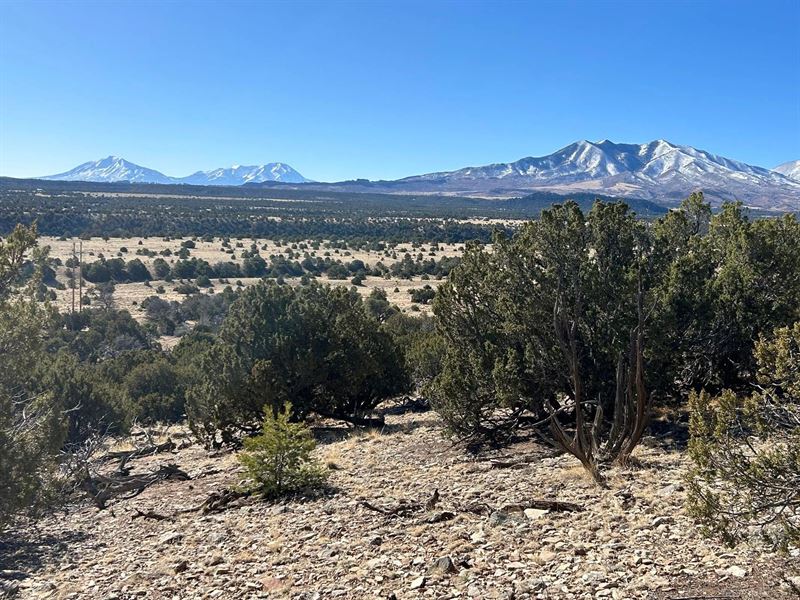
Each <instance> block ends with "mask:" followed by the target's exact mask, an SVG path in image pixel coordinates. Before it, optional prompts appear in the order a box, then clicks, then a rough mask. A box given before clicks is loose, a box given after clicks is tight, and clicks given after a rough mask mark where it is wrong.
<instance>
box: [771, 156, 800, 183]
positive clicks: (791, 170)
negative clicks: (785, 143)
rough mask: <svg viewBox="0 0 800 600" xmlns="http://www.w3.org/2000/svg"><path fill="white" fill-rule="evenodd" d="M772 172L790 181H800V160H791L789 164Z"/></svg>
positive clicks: (784, 164)
mask: <svg viewBox="0 0 800 600" xmlns="http://www.w3.org/2000/svg"><path fill="white" fill-rule="evenodd" d="M772 170H773V171H775V172H776V173H780V174H781V175H783V176H784V177H788V178H789V179H794V180H795V181H800V160H790V161H789V162H787V163H783V164H782V165H778V166H777V167H775V168H774V169H772Z"/></svg>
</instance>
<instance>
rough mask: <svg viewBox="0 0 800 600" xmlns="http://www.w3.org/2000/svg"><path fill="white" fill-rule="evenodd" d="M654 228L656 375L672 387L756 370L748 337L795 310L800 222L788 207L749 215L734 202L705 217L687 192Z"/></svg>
mask: <svg viewBox="0 0 800 600" xmlns="http://www.w3.org/2000/svg"><path fill="white" fill-rule="evenodd" d="M654 235H655V237H656V241H657V249H658V255H659V260H660V263H661V264H660V267H661V269H660V271H659V273H660V276H659V281H658V282H657V284H658V288H659V289H658V294H657V295H658V305H657V309H656V310H655V312H654V319H655V322H654V325H655V327H654V329H655V331H658V332H659V335H658V336H654V337H653V339H652V344H651V348H652V352H651V357H652V358H653V359H654V372H655V373H656V374H658V380H657V381H656V382H655V383H656V384H657V386H658V388H659V389H661V390H662V391H663V393H664V394H674V395H678V396H682V395H683V394H684V393H685V392H686V390H690V389H700V388H705V389H708V390H711V391H719V390H721V389H723V388H726V387H728V388H733V389H738V388H741V387H742V386H743V385H745V384H746V382H747V381H750V380H752V379H753V378H754V375H755V369H756V364H755V358H754V354H753V347H754V343H755V341H756V340H758V339H759V337H760V336H762V335H770V334H771V333H772V331H773V330H774V329H775V328H777V327H785V326H788V325H791V324H792V323H794V322H795V321H797V320H798V319H800V276H798V274H800V252H798V251H797V248H798V247H800V222H798V220H797V218H796V217H795V216H793V215H786V216H784V217H781V218H774V219H761V220H756V221H750V220H749V219H748V218H747V216H746V215H745V213H744V210H743V208H742V207H741V205H738V204H727V205H724V206H723V207H722V209H721V211H720V212H719V213H718V214H716V215H714V216H713V217H710V211H708V210H707V208H706V207H705V206H704V205H703V204H702V196H701V195H693V196H692V198H690V199H689V200H688V201H687V202H686V203H684V205H683V207H682V208H681V210H679V211H674V212H672V213H670V214H669V215H668V216H667V217H665V218H664V219H663V220H662V221H660V222H659V223H658V224H656V226H655V227H654Z"/></svg>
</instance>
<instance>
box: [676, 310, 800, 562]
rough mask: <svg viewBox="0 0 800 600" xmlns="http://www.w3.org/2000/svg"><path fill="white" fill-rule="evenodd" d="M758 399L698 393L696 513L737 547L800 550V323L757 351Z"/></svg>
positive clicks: (693, 402) (693, 448)
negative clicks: (759, 544) (755, 544)
mask: <svg viewBox="0 0 800 600" xmlns="http://www.w3.org/2000/svg"><path fill="white" fill-rule="evenodd" d="M755 354H756V360H757V362H758V366H759V388H758V391H756V392H754V393H751V394H750V395H747V396H743V395H737V394H736V393H735V392H733V391H731V390H724V391H723V392H722V393H721V394H720V395H719V396H716V397H714V396H712V395H710V394H708V393H706V392H700V393H696V392H693V393H692V394H691V396H690V399H689V407H690V410H691V421H690V432H691V436H692V437H691V441H690V444H689V453H690V455H691V457H692V459H693V461H694V465H695V466H694V469H693V471H692V473H691V487H690V494H689V499H688V503H689V509H690V512H691V513H692V514H693V515H694V516H695V517H696V518H697V519H698V520H699V521H700V523H701V524H702V525H703V527H704V530H705V532H706V533H709V534H715V535H719V536H721V537H722V538H723V540H725V542H727V543H728V544H730V545H734V544H737V543H739V542H742V541H747V540H752V539H753V538H760V539H761V540H763V541H766V542H767V543H769V544H770V545H771V546H772V547H773V548H775V549H779V550H782V551H788V550H790V549H792V548H795V549H797V548H800V394H798V391H799V390H800V322H798V323H795V324H794V326H792V327H791V328H781V329H779V330H777V331H776V332H775V336H774V337H773V338H772V339H767V340H761V341H760V342H759V343H758V344H757V345H756V353H755Z"/></svg>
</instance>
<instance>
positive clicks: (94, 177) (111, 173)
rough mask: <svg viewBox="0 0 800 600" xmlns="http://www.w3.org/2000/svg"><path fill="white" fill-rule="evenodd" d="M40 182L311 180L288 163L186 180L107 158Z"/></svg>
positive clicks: (209, 173) (240, 168) (234, 169)
mask: <svg viewBox="0 0 800 600" xmlns="http://www.w3.org/2000/svg"><path fill="white" fill-rule="evenodd" d="M40 179H54V180H62V181H96V182H117V181H130V182H134V183H188V184H194V185H242V184H244V183H250V182H263V181H278V182H284V183H304V182H306V181H308V180H307V179H306V178H305V177H303V176H302V175H300V173H298V172H297V171H295V170H294V169H293V168H292V167H290V166H289V165H287V164H286V163H268V164H265V165H255V166H242V165H233V166H231V167H229V168H227V169H226V168H220V169H213V170H211V171H197V172H196V173H193V174H191V175H188V176H186V177H170V176H168V175H164V174H163V173H161V172H159V171H155V170H153V169H148V168H146V167H141V166H139V165H136V164H134V163H132V162H129V161H127V160H125V159H124V158H121V157H119V156H114V155H111V156H107V157H106V158H101V159H100V160H96V161H89V162H86V163H83V164H81V165H78V166H77V167H75V168H74V169H71V170H69V171H66V172H64V173H59V174H57V175H48V176H46V177H41V178H40Z"/></svg>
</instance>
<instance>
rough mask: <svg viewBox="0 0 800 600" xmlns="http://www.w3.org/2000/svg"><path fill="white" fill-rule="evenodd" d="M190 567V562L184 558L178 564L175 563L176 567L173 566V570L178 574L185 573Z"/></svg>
mask: <svg viewBox="0 0 800 600" xmlns="http://www.w3.org/2000/svg"><path fill="white" fill-rule="evenodd" d="M188 568H189V563H188V562H186V561H185V560H182V561H180V562H179V563H178V564H176V565H175V567H174V568H173V570H174V571H175V573H176V574H177V573H183V572H184V571H186V570H187V569H188Z"/></svg>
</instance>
